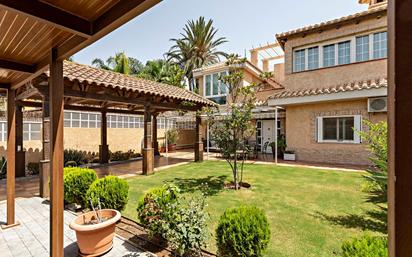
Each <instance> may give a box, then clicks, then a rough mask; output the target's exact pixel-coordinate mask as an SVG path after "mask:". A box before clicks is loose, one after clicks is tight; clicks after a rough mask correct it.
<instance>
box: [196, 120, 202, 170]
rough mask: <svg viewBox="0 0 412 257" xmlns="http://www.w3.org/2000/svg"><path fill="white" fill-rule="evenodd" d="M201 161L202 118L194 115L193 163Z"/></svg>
mask: <svg viewBox="0 0 412 257" xmlns="http://www.w3.org/2000/svg"><path fill="white" fill-rule="evenodd" d="M202 161H203V141H202V118H201V117H200V116H199V115H196V142H195V162H202Z"/></svg>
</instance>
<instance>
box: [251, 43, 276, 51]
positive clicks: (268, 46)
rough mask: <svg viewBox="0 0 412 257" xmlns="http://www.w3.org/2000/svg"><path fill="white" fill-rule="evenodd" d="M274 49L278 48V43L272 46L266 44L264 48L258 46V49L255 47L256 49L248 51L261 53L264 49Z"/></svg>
mask: <svg viewBox="0 0 412 257" xmlns="http://www.w3.org/2000/svg"><path fill="white" fill-rule="evenodd" d="M275 47H280V44H279V43H278V42H275V43H272V44H267V45H265V46H260V47H256V48H252V49H250V52H254V51H262V50H266V49H270V48H275Z"/></svg>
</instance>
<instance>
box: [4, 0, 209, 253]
mask: <svg viewBox="0 0 412 257" xmlns="http://www.w3.org/2000/svg"><path fill="white" fill-rule="evenodd" d="M159 2H160V0H104V1H102V0H88V1H64V0H42V1H39V0H25V1H15V0H0V21H1V22H0V87H1V88H2V89H4V90H7V99H8V101H7V117H8V125H7V126H8V128H7V131H8V140H7V161H8V164H7V170H8V174H7V224H6V225H5V226H3V228H10V227H13V226H16V225H17V222H16V220H15V213H14V212H15V209H14V198H15V194H14V187H15V172H16V166H17V163H18V158H19V155H20V152H21V151H22V138H21V136H20V131H21V126H22V124H21V107H22V106H23V104H24V102H25V101H23V100H24V99H32V100H31V101H28V102H29V103H30V104H38V101H33V100H36V99H40V98H39V96H41V97H42V100H41V102H40V103H41V104H42V106H43V107H44V108H43V112H44V117H45V124H47V123H48V124H49V125H46V126H44V127H45V128H46V129H45V133H48V135H46V137H48V138H49V141H47V142H46V141H45V142H44V143H45V144H48V147H45V149H48V150H47V151H44V152H45V155H46V156H49V158H48V159H49V160H50V162H49V163H48V164H47V166H48V168H49V169H48V170H49V172H50V200H51V206H50V255H51V256H56V257H57V256H58V257H60V256H64V251H63V248H64V242H63V224H64V221H63V209H64V206H63V129H64V126H63V116H64V113H63V110H64V108H65V106H66V107H70V106H73V108H85V106H88V108H96V109H95V110H97V108H99V107H98V106H99V103H100V104H101V105H100V108H103V110H102V109H99V110H102V111H103V112H104V111H105V110H107V111H111V109H116V110H117V109H121V110H122V111H130V112H137V111H138V109H139V108H140V107H144V108H142V109H141V110H142V111H144V114H145V120H146V122H145V124H146V126H147V128H146V129H145V146H146V147H145V150H144V151H145V152H146V156H151V155H152V152H153V150H152V146H151V132H150V131H151V116H152V115H153V114H154V113H155V112H157V111H163V110H167V109H168V108H170V109H173V107H176V106H180V105H179V104H181V106H182V108H180V109H192V110H194V109H195V108H196V107H200V105H201V104H199V103H196V102H195V103H193V102H192V103H191V104H190V101H188V102H189V104H184V101H183V100H182V101H181V102H180V103H178V101H179V100H177V99H175V98H173V100H172V101H171V100H170V98H169V99H163V98H162V97H160V95H156V94H154V93H153V92H144V91H142V92H140V93H137V91H134V90H128V89H125V88H123V89H121V88H120V87H118V88H116V86H114V87H113V88H110V87H106V88H105V89H104V90H105V92H107V95H106V93H103V94H102V93H101V92H98V91H91V90H95V89H96V90H97V88H101V89H102V90H103V87H102V86H101V85H100V86H99V85H95V84H93V82H90V83H86V82H81V83H78V82H76V81H75V80H71V77H70V76H69V77H68V81H67V79H65V77H64V76H63V73H64V66H65V64H64V63H63V60H64V59H66V58H68V57H70V56H72V55H73V54H75V53H76V52H78V51H79V50H81V49H83V48H85V47H86V46H88V45H90V44H92V43H93V42H95V41H97V40H99V39H100V38H102V37H103V36H105V35H107V34H108V33H110V32H111V31H113V30H115V29H116V28H118V27H120V26H121V25H123V24H124V23H126V22H128V21H130V20H131V19H133V18H134V17H136V16H138V15H139V14H141V13H142V12H144V11H146V10H148V9H150V8H151V7H153V6H154V5H156V4H157V3H159ZM47 70H49V72H48V73H47V74H46V75H47V76H48V78H47V80H45V83H44V81H43V83H42V81H39V82H38V80H36V78H39V76H40V78H44V75H43V74H44V73H45V71H47ZM69 81H70V82H69ZM37 82H38V83H37ZM79 82H80V81H79ZM86 84H88V85H86ZM149 86H150V85H149ZM153 90H156V89H155V88H154V89H153ZM132 92H134V93H132ZM116 94H118V95H117V96H116ZM137 94H141V95H139V96H138V95H137ZM109 96H110V97H109ZM93 97H96V98H95V99H94V100H92V98H93ZM83 100H84V102H83V103H82V102H81V101H83ZM79 101H80V102H79ZM128 101H129V103H128ZM26 102H27V101H26ZM29 103H28V104H29ZM75 103H77V104H75ZM173 104H175V105H174V106H173ZM132 106H134V107H136V109H133V108H132ZM47 107H48V108H47ZM125 107H126V108H127V109H124V108H125ZM47 118H49V119H47ZM103 134H104V133H103ZM199 144H200V142H199ZM105 145H107V142H106V143H105V142H104V140H103V138H102V148H104V146H105ZM102 151H103V152H104V149H102ZM103 158H104V157H103ZM149 159H150V157H147V158H146V161H145V165H146V166H147V167H146V170H147V171H150V170H151V169H152V163H151V162H150V161H148V160H149Z"/></svg>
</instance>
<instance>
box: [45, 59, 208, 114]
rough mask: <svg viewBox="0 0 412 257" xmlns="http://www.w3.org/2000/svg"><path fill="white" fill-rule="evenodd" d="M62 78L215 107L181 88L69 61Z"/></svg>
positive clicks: (64, 67)
mask: <svg viewBox="0 0 412 257" xmlns="http://www.w3.org/2000/svg"><path fill="white" fill-rule="evenodd" d="M46 74H48V72H46ZM63 76H64V78H65V79H68V80H70V81H73V82H74V81H78V82H79V83H84V82H86V83H88V84H94V85H98V86H103V87H109V88H113V89H126V90H132V91H134V92H139V93H143V94H149V95H154V96H164V97H169V98H172V99H177V100H183V101H188V102H193V103H198V104H201V105H208V106H213V105H215V103H214V102H212V101H210V100H208V99H205V98H203V97H201V96H200V95H198V94H196V93H194V92H191V91H189V90H186V89H183V88H179V87H176V86H172V85H168V84H164V83H159V82H155V81H151V80H146V79H141V78H137V77H133V76H129V75H124V74H121V73H117V72H113V71H108V70H103V69H98V68H94V67H91V66H87V65H83V64H78V63H74V62H69V61H65V62H64V65H63Z"/></svg>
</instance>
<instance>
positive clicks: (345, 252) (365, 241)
mask: <svg viewBox="0 0 412 257" xmlns="http://www.w3.org/2000/svg"><path fill="white" fill-rule="evenodd" d="M387 256H388V239H387V238H386V237H372V236H369V235H364V236H362V237H360V238H355V239H353V240H351V241H346V242H344V243H343V244H342V257H387Z"/></svg>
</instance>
